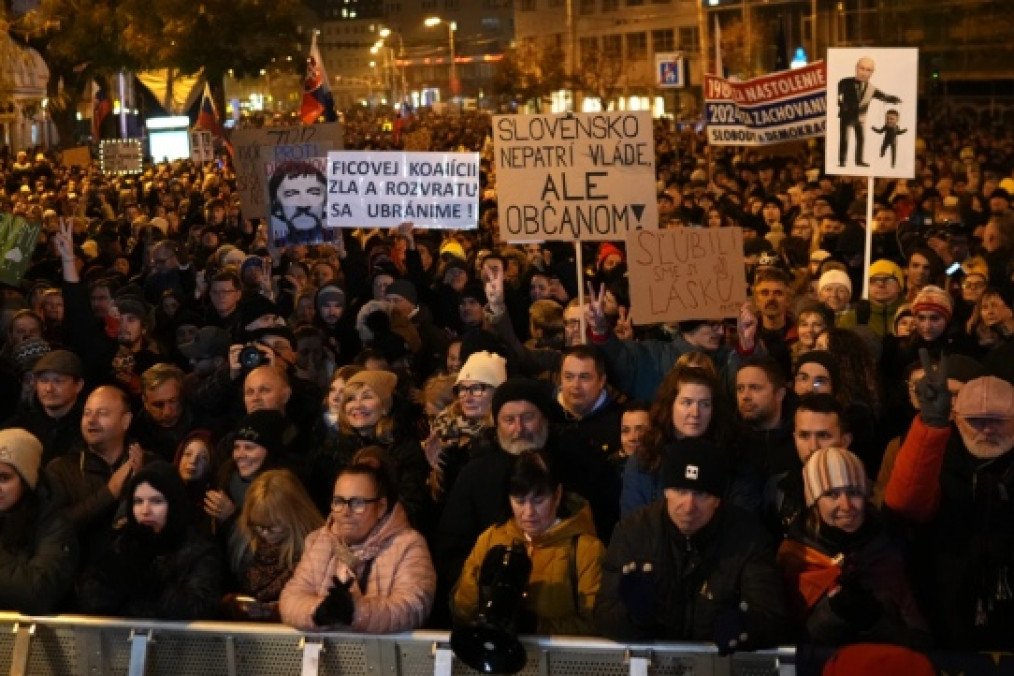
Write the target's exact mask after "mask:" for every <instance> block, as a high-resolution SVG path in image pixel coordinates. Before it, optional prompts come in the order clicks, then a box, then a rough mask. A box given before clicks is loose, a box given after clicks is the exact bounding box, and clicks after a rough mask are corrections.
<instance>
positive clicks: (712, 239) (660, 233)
mask: <svg viewBox="0 0 1014 676" xmlns="http://www.w3.org/2000/svg"><path fill="white" fill-rule="evenodd" d="M627 261H628V265H629V267H628V271H629V275H630V314H631V319H633V321H634V323H636V324H657V323H661V322H678V321H683V320H688V319H724V318H725V317H735V316H737V314H738V313H739V308H740V306H741V305H742V304H743V303H744V302H745V301H746V270H745V268H744V265H743V231H742V229H740V228H704V229H702V228H671V229H667V230H640V231H636V232H631V233H628V234H627Z"/></svg>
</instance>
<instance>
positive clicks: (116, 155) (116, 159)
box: [99, 138, 144, 174]
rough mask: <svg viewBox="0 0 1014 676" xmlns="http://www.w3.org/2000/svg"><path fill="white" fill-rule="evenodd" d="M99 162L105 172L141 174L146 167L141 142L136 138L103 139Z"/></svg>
mask: <svg viewBox="0 0 1014 676" xmlns="http://www.w3.org/2000/svg"><path fill="white" fill-rule="evenodd" d="M99 164H100V165H101V167H102V173H103V174H140V173H141V171H142V170H143V169H144V150H143V149H142V148H141V142H140V141H139V140H138V139H136V138H129V139H123V140H109V141H103V142H102V144H101V145H100V146H99Z"/></svg>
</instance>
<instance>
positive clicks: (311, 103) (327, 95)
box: [299, 33, 338, 124]
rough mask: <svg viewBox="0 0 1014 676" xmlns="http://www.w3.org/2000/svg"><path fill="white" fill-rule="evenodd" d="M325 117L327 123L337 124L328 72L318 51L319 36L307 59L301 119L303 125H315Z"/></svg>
mask: <svg viewBox="0 0 1014 676" xmlns="http://www.w3.org/2000/svg"><path fill="white" fill-rule="evenodd" d="M321 115H323V116H324V119H325V120H326V121H327V122H336V121H337V120H338V115H337V113H335V110H334V97H333V96H332V95H331V85H329V84H328V82H327V71H326V70H325V69H324V62H323V61H321V58H320V50H319V49H317V34H316V33H314V35H313V38H312V40H311V42H310V55H309V56H308V57H306V79H305V80H303V103H302V105H301V106H300V107H299V118H300V119H301V120H302V121H303V124H313V123H314V122H316V121H317V120H318V118H320V116H321Z"/></svg>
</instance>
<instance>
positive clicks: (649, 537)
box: [595, 500, 786, 650]
mask: <svg viewBox="0 0 1014 676" xmlns="http://www.w3.org/2000/svg"><path fill="white" fill-rule="evenodd" d="M631 561H636V562H639V563H643V562H651V564H652V566H653V570H654V571H655V579H656V583H657V597H658V609H657V612H656V614H655V617H654V620H653V621H652V622H650V623H647V624H641V623H638V622H636V621H635V620H634V619H633V618H632V616H631V614H630V613H629V612H628V610H627V607H626V606H625V605H624V602H623V600H622V599H621V598H620V595H619V584H620V577H621V576H622V567H623V565H624V564H626V563H628V562H631ZM741 603H745V604H746V608H747V610H746V611H745V612H742V613H741V618H742V621H743V630H744V631H745V632H747V634H748V635H749V639H748V640H747V641H746V642H745V645H741V649H748V650H752V649H757V648H764V647H769V646H774V645H776V644H777V643H778V642H779V641H782V640H784V639H785V638H786V632H785V626H786V611H785V599H784V594H783V591H782V581H781V578H780V576H779V574H778V569H777V568H776V567H775V558H774V553H773V551H772V550H771V548H770V545H769V543H768V536H767V535H766V534H765V532H764V530H763V528H762V527H761V525H760V524H759V523H758V522H757V519H756V517H754V516H753V515H752V514H750V513H749V512H746V511H744V510H741V509H739V508H736V507H731V506H728V507H727V506H721V507H719V509H718V511H717V512H716V513H715V515H714V517H713V518H712V520H711V522H710V523H708V525H706V526H705V527H704V528H703V529H701V530H700V531H699V532H698V533H696V534H695V535H693V536H692V537H689V538H687V537H684V536H683V535H682V534H680V532H679V530H677V528H676V527H675V525H673V523H672V520H671V519H670V518H669V515H668V513H667V512H666V503H665V501H664V500H659V501H658V502H655V503H653V504H651V505H649V506H647V507H645V508H643V509H641V510H639V511H637V512H635V513H634V514H631V515H630V516H628V517H627V518H626V519H623V520H622V521H621V522H620V524H619V526H618V527H617V528H616V531H615V532H614V534H613V540H612V542H610V543H609V549H608V550H607V552H606V559H605V562H604V563H603V565H602V586H601V587H600V588H599V595H598V599H597V601H596V604H595V623H596V624H597V625H598V628H599V631H600V632H601V633H602V634H603V635H604V636H607V637H609V638H612V639H615V640H618V641H651V640H660V641H712V640H714V637H715V621H716V619H717V618H718V616H719V615H720V614H721V613H723V612H725V611H728V610H730V609H735V608H737V607H741V606H740V604H741Z"/></svg>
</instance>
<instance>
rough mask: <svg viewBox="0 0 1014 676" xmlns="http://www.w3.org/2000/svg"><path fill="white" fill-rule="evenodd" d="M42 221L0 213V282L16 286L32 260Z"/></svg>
mask: <svg viewBox="0 0 1014 676" xmlns="http://www.w3.org/2000/svg"><path fill="white" fill-rule="evenodd" d="M41 230H42V223H41V222H39V223H29V222H28V221H26V220H25V219H24V218H22V217H21V216H15V215H14V214H0V282H2V283H4V284H10V285H11V286H18V285H20V284H21V278H22V277H23V276H24V275H25V271H26V270H28V265H29V263H31V262H32V254H33V253H34V252H35V243H36V241H37V240H38V239H39V232H40V231H41Z"/></svg>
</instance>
